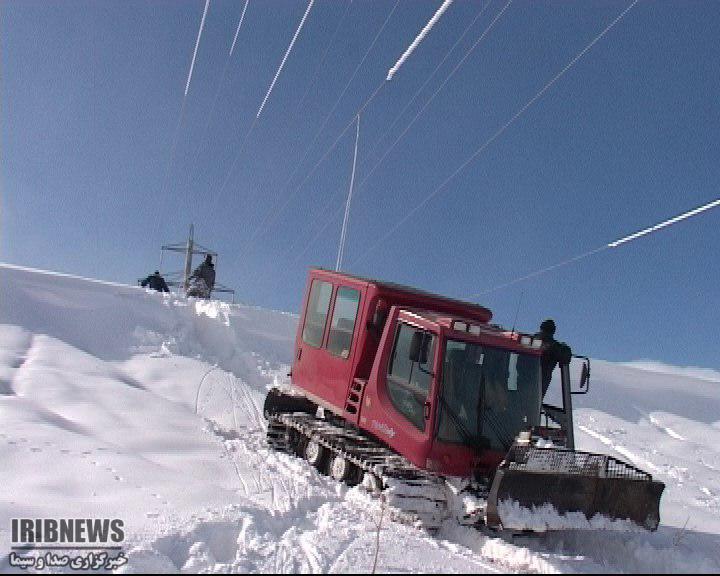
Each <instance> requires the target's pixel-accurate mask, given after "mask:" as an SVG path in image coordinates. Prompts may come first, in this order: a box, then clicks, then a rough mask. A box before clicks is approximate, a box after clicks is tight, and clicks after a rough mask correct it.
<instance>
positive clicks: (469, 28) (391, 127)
mask: <svg viewBox="0 0 720 576" xmlns="http://www.w3.org/2000/svg"><path fill="white" fill-rule="evenodd" d="M491 2H492V0H487V2H486V3H485V5H484V6H483V7H482V8H480V11H479V12H478V13H477V14H476V15H475V17H474V18H473V19H472V21H471V22H470V24H468V26H467V28H465V30H463V33H462V34H461V35H460V36H459V37H458V39H457V40H456V41H455V43H454V44H453V45H452V46H451V47H450V49H449V50H448V51H447V52H446V53H445V56H443V59H442V60H440V62H439V63H438V65H437V66H435V69H434V70H433V71H432V73H431V74H430V76H428V77H427V78H426V79H425V82H423V83H422V86H420V88H418V89H417V91H416V92H415V94H414V95H413V97H412V98H411V99H410V100H408V102H407V104H405V106H404V107H403V109H402V110H401V111H400V114H398V115H397V116H395V119H394V120H393V121H392V123H391V124H390V126H388V128H387V130H385V132H383V134H382V136H380V138H378V139H377V140H376V141H375V143H374V144H373V145H372V146H370V147H369V150H370V151H372V150H374V149H376V148H377V145H378V144H380V142H382V141H383V140H384V139H385V137H386V136H387V135H388V134H389V133H390V132H391V131H392V129H393V128H394V127H395V124H397V122H398V120H400V118H402V117H403V115H404V114H405V112H407V110H408V108H410V106H411V105H412V104H413V102H415V100H417V97H418V96H420V94H421V93H422V91H423V90H424V89H425V87H426V86H427V85H428V83H429V82H430V81H431V80H432V79H433V78H434V77H435V74H437V72H438V70H440V68H442V65H443V64H445V61H446V60H447V59H448V58H449V57H450V54H452V53H453V51H454V50H455V48H457V45H458V44H460V42H461V41H462V39H463V38H465V36H466V35H467V33H468V32H469V31H470V30H471V29H472V27H473V26H474V25H475V23H476V22H477V21H478V19H479V18H480V17H481V16H482V15H483V14H484V13H485V11H486V10H487V9H488V7H489V6H490V4H491Z"/></svg>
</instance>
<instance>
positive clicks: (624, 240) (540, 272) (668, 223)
mask: <svg viewBox="0 0 720 576" xmlns="http://www.w3.org/2000/svg"><path fill="white" fill-rule="evenodd" d="M718 206H720V198H718V199H716V200H713V201H712V202H708V203H707V204H703V205H702V206H700V207H698V208H694V209H693V210H688V211H687V212H683V213H682V214H680V215H678V216H675V217H673V218H669V219H667V220H664V221H663V222H660V223H659V224H655V225H654V226H650V227H648V228H644V229H643V230H640V231H638V232H634V233H633V234H628V235H627V236H623V237H622V238H619V239H618V240H614V241H612V242H608V243H607V244H604V245H602V246H599V247H598V248H595V249H594V250H589V251H587V252H583V253H582V254H578V255H577V256H573V257H572V258H567V259H566V260H562V261H561V262H558V263H557V264H553V265H552V266H547V267H545V268H541V269H539V270H535V271H534V272H530V273H529V274H525V275H524V276H520V277H519V278H515V279H514V280H510V281H509V282H505V283H503V284H500V285H498V286H495V287H494V288H490V289H488V290H485V291H484V292H480V293H478V294H473V295H471V296H468V297H467V298H478V297H480V296H484V295H486V294H490V293H491V292H495V291H497V290H500V289H502V288H507V287H508V286H512V285H514V284H518V283H520V282H524V281H525V280H529V279H530V278H536V277H538V276H541V275H543V274H546V273H548V272H551V271H553V270H557V269H558V268H562V267H563V266H567V265H568V264H573V263H574V262H578V261H579V260H584V259H585V258H588V257H590V256H593V255H594V254H597V253H599V252H604V251H605V250H609V249H612V248H617V247H618V246H622V245H623V244H626V243H628V242H632V241H633V240H637V239H638V238H642V237H643V236H647V235H648V234H652V233H653V232H657V231H658V230H662V229H663V228H666V227H668V226H672V225H673V224H676V223H677V222H681V221H682V220H686V219H687V218H691V217H692V216H696V215H698V214H701V213H702V212H705V211H706V210H711V209H712V208H717V207H718Z"/></svg>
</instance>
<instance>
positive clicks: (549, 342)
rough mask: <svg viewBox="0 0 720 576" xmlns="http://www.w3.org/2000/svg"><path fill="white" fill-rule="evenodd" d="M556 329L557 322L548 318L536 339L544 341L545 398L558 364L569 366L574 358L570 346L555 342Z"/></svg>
mask: <svg viewBox="0 0 720 576" xmlns="http://www.w3.org/2000/svg"><path fill="white" fill-rule="evenodd" d="M555 329H556V327H555V322H554V321H553V320H551V319H550V318H548V319H547V320H545V321H543V323H542V324H540V332H538V333H537V334H535V337H536V338H540V339H541V340H542V341H543V355H542V359H541V360H540V367H541V371H542V395H543V398H544V397H545V393H546V392H547V390H548V388H549V387H550V382H551V381H552V374H553V371H554V370H555V366H557V365H558V363H562V364H569V363H570V360H571V358H572V351H571V350H570V346H568V345H567V344H565V343H564V342H558V341H557V340H555Z"/></svg>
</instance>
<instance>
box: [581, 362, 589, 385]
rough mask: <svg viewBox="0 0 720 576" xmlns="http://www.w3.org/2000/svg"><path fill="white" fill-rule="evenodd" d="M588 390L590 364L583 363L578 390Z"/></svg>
mask: <svg viewBox="0 0 720 576" xmlns="http://www.w3.org/2000/svg"><path fill="white" fill-rule="evenodd" d="M589 389H590V362H588V361H585V362H583V366H582V372H581V373H580V390H589Z"/></svg>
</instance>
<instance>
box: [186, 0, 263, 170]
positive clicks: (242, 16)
mask: <svg viewBox="0 0 720 576" xmlns="http://www.w3.org/2000/svg"><path fill="white" fill-rule="evenodd" d="M249 3H250V0H245V5H244V6H243V9H242V13H241V14H240V20H239V21H238V25H237V28H236V30H235V36H234V37H233V41H232V45H231V46H230V52H229V54H228V57H227V58H226V59H225V67H224V68H223V71H222V74H221V76H220V82H219V83H218V87H217V90H216V91H215V97H214V98H213V102H212V105H211V106H210V111H209V112H208V115H207V119H206V121H205V126H204V128H203V131H202V135H201V137H200V144H198V148H197V151H196V152H195V157H194V158H193V163H192V168H191V170H190V175H191V177H192V175H193V174H195V173H196V172H195V167H196V166H197V162H198V159H199V158H200V153H201V152H202V150H203V148H204V145H205V142H206V137H207V132H208V129H209V128H210V121H211V120H212V117H213V115H214V113H215V108H216V106H217V103H218V98H219V97H220V92H222V88H223V86H224V85H225V79H226V78H227V71H228V68H229V66H230V61H231V59H232V55H233V51H234V50H235V43H236V42H237V39H238V34H239V33H240V28H241V26H242V24H243V21H244V20H245V12H246V11H247V7H248V4H249Z"/></svg>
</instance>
